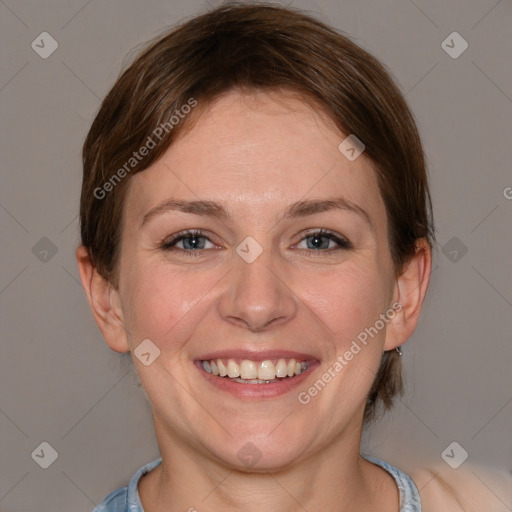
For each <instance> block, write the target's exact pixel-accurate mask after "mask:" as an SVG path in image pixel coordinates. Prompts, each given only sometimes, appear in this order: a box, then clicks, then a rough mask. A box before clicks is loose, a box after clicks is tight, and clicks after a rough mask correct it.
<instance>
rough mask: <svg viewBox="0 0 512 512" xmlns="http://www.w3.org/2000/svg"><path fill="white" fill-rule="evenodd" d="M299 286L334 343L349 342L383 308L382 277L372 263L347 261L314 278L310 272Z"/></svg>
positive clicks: (385, 306)
mask: <svg viewBox="0 0 512 512" xmlns="http://www.w3.org/2000/svg"><path fill="white" fill-rule="evenodd" d="M306 283H307V286H306ZM300 286H301V287H303V290H304V291H303V294H302V297H303V298H304V300H305V301H307V303H308V306H309V307H310V308H311V309H313V310H314V311H315V313H316V315H317V316H318V318H319V319H320V320H321V321H322V322H323V323H324V324H325V326H326V327H327V328H328V332H330V333H331V334H332V335H333V336H335V339H336V340H337V343H338V344H340V343H342V344H343V343H346V342H347V341H348V342H349V341H351V340H352V339H353V338H354V337H355V336H357V334H358V333H359V332H361V331H362V330H364V329H365V328H366V327H368V326H369V325H373V324H374V323H375V321H376V319H377V318H378V317H379V315H380V314H381V313H383V312H384V311H385V310H386V309H387V305H386V302H385V300H386V296H385V294H384V293H383V289H384V287H383V282H382V277H381V276H380V275H379V272H378V271H377V269H376V267H374V266H372V265H355V264H354V265H349V264H347V265H345V266H341V267H339V268H338V269H336V270H334V269H332V270H331V271H330V272H328V273H325V274H322V275H316V276H315V277H314V279H311V275H310V276H309V277H308V278H307V280H305V281H304V282H302V283H301V285H300Z"/></svg>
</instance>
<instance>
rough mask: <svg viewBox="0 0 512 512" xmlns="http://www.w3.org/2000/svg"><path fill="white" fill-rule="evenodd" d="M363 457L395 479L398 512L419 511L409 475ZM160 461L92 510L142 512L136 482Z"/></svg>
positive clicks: (145, 468)
mask: <svg viewBox="0 0 512 512" xmlns="http://www.w3.org/2000/svg"><path fill="white" fill-rule="evenodd" d="M364 458H365V459H367V460H369V461H370V462H373V463H374V464H377V465H378V466H381V467H383V468H384V469H385V470H386V471H387V472H388V473H389V474H390V475H391V476H392V477H393V478H394V479H395V482H396V485H397V486H398V490H399V492H400V512H421V503H420V494H419V492H418V489H417V488H416V486H415V485H414V482H413V481H412V480H411V478H410V477H409V476H407V475H406V474H405V473H403V472H402V471H400V470H399V469H398V468H395V467H394V466H392V465H391V464H388V463H387V462H384V461H383V460H379V459H375V458H374V457H369V456H368V455H364ZM161 462H162V458H158V459H156V460H154V461H153V462H150V463H149V464H146V465H145V466H142V467H141V468H140V469H139V470H138V471H137V472H136V473H135V474H134V475H133V477H132V479H131V480H130V483H129V484H128V485H127V486H125V487H121V488H119V489H117V491H114V492H111V493H110V494H109V495H108V496H107V497H106V498H105V499H104V500H103V501H102V502H101V503H100V504H99V505H98V506H97V507H95V508H94V510H93V511H92V512H144V509H143V508H142V504H141V502H140V497H139V492H138V490H137V484H138V482H139V479H140V478H141V477H142V476H143V475H145V474H146V473H149V472H150V471H151V470H152V469H154V468H156V467H157V466H158V465H159V464H161Z"/></svg>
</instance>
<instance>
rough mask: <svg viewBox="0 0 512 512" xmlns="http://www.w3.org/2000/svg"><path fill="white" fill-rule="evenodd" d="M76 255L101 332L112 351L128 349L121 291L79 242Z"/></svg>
mask: <svg viewBox="0 0 512 512" xmlns="http://www.w3.org/2000/svg"><path fill="white" fill-rule="evenodd" d="M75 256H76V259H77V262H78V270H79V272H80V280H81V281H82V286H83V288H84V290H85V294H86V295H87V299H88V300H89V304H90V306H91V308H92V312H93V314H94V319H95V320H96V323H97V324H98V327H99V328H100V331H101V334H103V337H104V338H105V341H106V342H107V344H108V346H109V347H110V348H111V349H112V350H115V351H116V352H129V350H130V345H129V343H128V339H127V336H126V329H125V325H124V318H123V311H122V308H121V301H120V298H119V292H118V291H117V290H115V289H114V286H113V285H112V283H111V282H109V281H107V280H106V279H105V278H103V277H102V276H101V275H100V274H99V273H98V271H97V270H96V268H95V267H94V265H93V264H92V262H91V259H90V257H89V252H88V250H87V248H86V247H85V246H83V245H80V246H79V247H78V248H77V249H76V252H75Z"/></svg>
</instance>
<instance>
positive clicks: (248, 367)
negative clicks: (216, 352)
mask: <svg viewBox="0 0 512 512" xmlns="http://www.w3.org/2000/svg"><path fill="white" fill-rule="evenodd" d="M240 377H242V379H245V380H250V379H256V378H257V377H258V369H257V368H256V364H255V363H253V362H252V361H248V360H247V359H244V360H243V361H242V363H241V364H240Z"/></svg>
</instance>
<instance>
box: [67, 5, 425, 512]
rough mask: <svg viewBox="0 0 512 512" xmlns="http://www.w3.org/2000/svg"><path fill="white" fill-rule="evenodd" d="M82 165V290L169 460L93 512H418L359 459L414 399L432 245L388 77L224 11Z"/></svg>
mask: <svg viewBox="0 0 512 512" xmlns="http://www.w3.org/2000/svg"><path fill="white" fill-rule="evenodd" d="M83 157H84V158H83V163H84V178H83V186H82V195H81V205H80V217H81V237H82V245H81V246H80V247H79V248H78V249H77V253H76V255H77V260H78V264H79V270H80V276H81V280H82V283H83V286H84V289H85V292H86V294H87V297H88V299H89V302H90V304H91V307H92V310H93V313H94V316H95V319H96V321H97V323H98V326H99V328H100V329H101V332H102V334H103V336H104V338H105V340H106V342H107V343H108V345H109V346H110V347H111V348H112V349H113V350H115V351H117V352H131V354H132V356H133V361H134V364H135V367H136V371H137V374H138V377H139V379H140V381H141V383H142V386H143V388H144V391H145V393H146V395H147V397H148V399H149V401H150V403H151V406H152V411H153V418H154V424H155V432H156V437H157V441H158V444H159V448H160V452H161V458H160V459H158V460H157V461H153V462H151V463H149V464H147V465H146V466H144V467H143V468H141V469H140V470H139V471H138V472H137V473H136V474H135V475H134V477H133V479H132V480H131V482H130V484H129V486H128V487H124V488H122V489H119V490H117V491H114V492H113V493H111V494H110V495H109V496H108V497H107V498H106V499H105V500H104V502H103V503H102V504H101V505H100V506H98V507H97V508H96V509H95V511H97V512H99V511H110V512H114V511H115V512H119V511H125V510H126V511H128V510H129V511H131V512H136V511H142V510H144V511H146V512H157V511H163V510H165V511H167V512H169V511H171V512H174V511H184V510H191V511H192V510H209V511H217V510H218V511H220V510H223V511H224V510H244V511H253V510H262V509H269V510H272V511H277V512H279V511H292V510H293V511H294V510H309V511H312V510H329V511H334V510H336V511H341V512H344V511H348V510H351V511H353V510H365V511H373V510H375V511H379V512H398V511H401V512H416V511H420V510H421V504H420V501H421V499H420V494H419V491H418V488H417V487H416V485H415V483H414V482H413V480H412V479H411V478H410V477H409V476H408V475H406V474H405V473H403V472H402V471H400V470H399V469H398V468H396V467H393V466H391V465H390V464H388V463H386V462H384V461H381V460H378V459H375V458H372V457H369V456H365V457H363V456H361V455H360V453H359V449H360V440H361V432H362V429H363V425H364V424H365V423H366V422H369V421H372V419H374V418H375V417H377V414H378V412H379V410H381V409H382V410H384V409H387V408H390V407H391V405H392V402H393V397H394V396H395V395H397V394H398V393H400V392H401V390H402V380H401V362H400V346H401V345H402V344H403V343H405V342H406V341H407V340H408V339H409V337H410V336H411V334H412V333H413V331H414V329H415V327H416V324H417V321H418V317H419V315H420V310H421V306H422V303H423V299H424V297H425V294H426V291H427V288H428V284H429V279H430V273H431V248H432V244H433V237H434V235H433V222H432V216H431V204H430V196H429V189H428V183H427V175H426V169H425V162H424V155H423V150H422V144H421V141H420V138H419V136H418V132H417V128H416V126H415V122H414V119H413V117H412V115H411V112H410V111H409V109H408V107H407V105H406V103H405V101H404V99H403V97H402V95H401V94H400V92H399V90H398V88H397V87H396V85H395V84H394V83H393V81H392V79H391V78H390V76H389V74H388V73H387V72H386V70H385V69H384V67H383V66H382V65H381V64H380V63H379V62H378V61H377V60H376V59H375V58H374V57H372V56H371V55H369V54H368V53H367V52H365V51H364V50H362V49H361V48H359V47H358V46H357V45H355V44H354V43H352V42H351V41H350V40H349V39H347V38H346V37H344V36H343V35H340V34H339V33H337V32H335V31H334V30H332V29H330V28H328V27H326V26H325V25H323V24H321V23H320V22H318V21H316V20H314V19H312V18H310V17H307V16H305V15H303V14H301V13H299V12H297V11H293V10H290V9H284V8H279V7H275V6H263V5H251V4H245V5H240V4H230V5H227V6H223V7H220V8H218V9H216V10H214V11H212V12H209V13H207V14H204V15H202V16H199V17H196V18H194V19H192V20H190V21H188V22H187V23H184V24H183V25H181V26H179V27H178V28H176V29H174V30H172V31H171V32H170V33H168V34H166V35H165V36H163V37H160V38H159V39H158V40H156V41H154V42H152V43H151V45H150V46H149V47H148V48H147V49H145V50H144V51H143V52H142V53H141V54H140V55H139V56H138V57H137V58H136V60H135V61H134V63H133V64H132V65H131V66H130V67H129V68H128V69H127V70H126V71H125V72H124V73H123V74H122V76H121V77H120V78H119V79H118V81H117V82H116V84H115V85H114V87H113V88H112V90H111V91H110V93H109V94H108V95H107V97H106V99H105V100H104V102H103V104H102V106H101V108H100V111H99V113H98V115H97V117H96V119H95V120H94V123H93V125H92V127H91V130H90V132H89V134H88V136H87V140H86V142H85V145H84V151H83ZM203 500H204V503H203ZM432 510H434V509H433V508H432Z"/></svg>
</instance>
